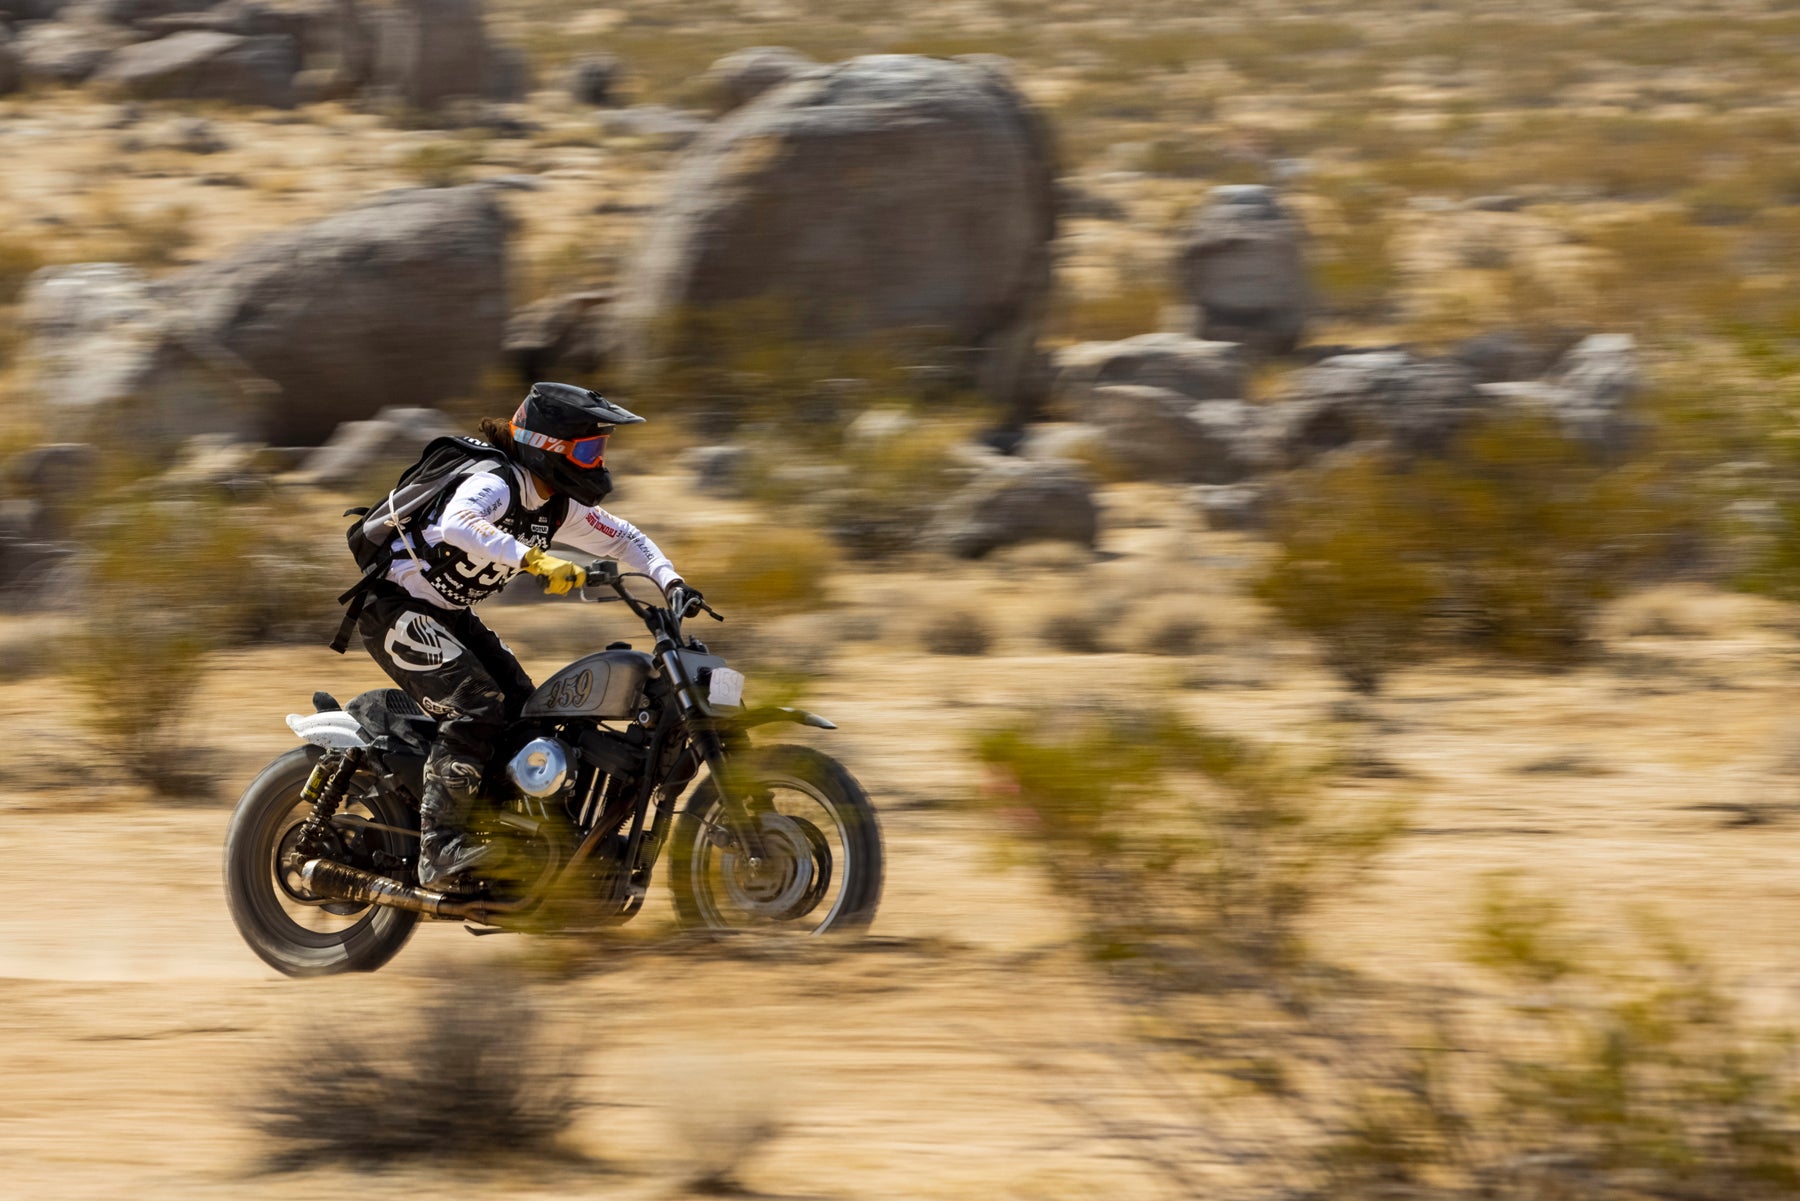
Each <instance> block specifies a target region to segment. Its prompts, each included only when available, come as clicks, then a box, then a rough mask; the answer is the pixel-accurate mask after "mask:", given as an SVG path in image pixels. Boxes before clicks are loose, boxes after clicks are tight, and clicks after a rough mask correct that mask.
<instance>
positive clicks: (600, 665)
mask: <svg viewBox="0 0 1800 1201" xmlns="http://www.w3.org/2000/svg"><path fill="white" fill-rule="evenodd" d="M649 678H650V656H649V655H647V654H645V653H644V652H643V651H622V650H621V651H601V652H600V653H599V654H597V655H589V656H587V658H585V659H577V660H576V661H575V662H573V663H571V664H569V665H568V666H567V667H565V668H563V669H562V670H561V671H559V672H557V673H556V674H555V675H553V676H551V677H550V678H549V679H548V680H545V681H544V682H543V684H542V685H540V686H539V688H538V690H537V691H536V692H534V693H532V694H531V699H530V700H528V701H526V702H525V713H524V715H525V716H526V717H556V718H568V717H592V718H614V717H630V716H632V715H633V713H634V712H635V711H636V710H635V706H636V704H637V699H638V698H639V697H640V696H642V695H644V683H645V681H647V680H648V679H649Z"/></svg>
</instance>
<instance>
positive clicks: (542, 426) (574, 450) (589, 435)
mask: <svg viewBox="0 0 1800 1201" xmlns="http://www.w3.org/2000/svg"><path fill="white" fill-rule="evenodd" d="M641 421H643V418H642V417H639V416H638V415H637V414H636V413H632V412H628V411H627V410H625V409H622V408H620V407H619V406H618V405H616V404H613V403H612V402H611V401H609V400H607V399H606V398H605V397H604V396H601V395H600V394H599V393H597V392H589V391H588V390H587V389H586V388H577V387H575V386H574V385H572V384H533V385H531V391H530V392H528V393H526V395H525V400H524V402H523V403H522V404H520V405H519V411H518V412H516V413H514V414H513V419H512V437H513V451H512V457H513V459H514V461H515V462H517V463H518V464H519V466H521V467H523V468H524V469H525V470H527V471H529V472H531V473H532V474H533V475H535V476H537V477H538V478H539V479H541V480H543V481H544V482H545V483H547V484H549V485H550V486H551V487H552V488H554V489H555V490H556V491H558V492H560V493H562V494H563V495H564V496H567V497H568V498H569V499H570V500H572V501H574V502H575V503H576V504H580V505H597V504H599V503H600V502H601V501H602V500H605V499H606V494H607V493H608V492H611V491H612V475H611V474H610V473H609V472H608V471H607V470H606V439H607V436H608V435H609V434H611V433H612V432H613V427H614V426H616V425H636V424H638V423H639V422H641Z"/></svg>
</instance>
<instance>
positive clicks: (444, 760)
mask: <svg viewBox="0 0 1800 1201" xmlns="http://www.w3.org/2000/svg"><path fill="white" fill-rule="evenodd" d="M480 789H481V763H480V761H479V760H476V759H472V758H469V757H467V756H463V755H458V754H455V753H454V752H450V753H446V752H445V751H444V750H443V749H442V746H441V744H440V745H438V746H434V747H432V752H431V756H430V758H428V759H427V760H426V761H425V796H424V799H422V800H421V801H420V802H419V884H420V885H421V886H422V887H424V888H442V887H444V886H445V885H447V884H450V883H452V882H454V880H455V879H456V877H458V876H460V875H462V874H463V873H465V872H467V871H468V870H469V869H470V868H473V867H478V866H480V865H481V864H482V863H484V862H486V861H487V859H488V858H489V856H490V855H491V854H492V853H493V850H494V848H493V847H491V846H488V845H487V844H486V843H481V842H477V841H475V840H474V839H472V838H471V837H470V836H469V835H468V834H466V833H464V831H463V823H464V822H466V821H468V819H469V811H470V810H471V809H472V808H474V806H475V796H476V794H477V793H478V792H479V791H480Z"/></svg>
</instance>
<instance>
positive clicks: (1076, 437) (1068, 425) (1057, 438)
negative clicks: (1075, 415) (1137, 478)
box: [1013, 421, 1106, 463]
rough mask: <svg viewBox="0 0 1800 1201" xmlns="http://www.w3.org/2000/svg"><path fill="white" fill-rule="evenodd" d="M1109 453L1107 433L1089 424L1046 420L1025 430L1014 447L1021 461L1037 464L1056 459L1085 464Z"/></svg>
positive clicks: (1099, 427) (1014, 451) (1035, 423)
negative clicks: (1091, 458) (1095, 456)
mask: <svg viewBox="0 0 1800 1201" xmlns="http://www.w3.org/2000/svg"><path fill="white" fill-rule="evenodd" d="M1105 451H1106V431H1105V429H1104V428H1102V427H1101V426H1098V425H1095V424H1093V423H1092V422H1086V421H1044V422H1034V423H1033V424H1031V425H1028V426H1026V427H1025V431H1024V437H1023V438H1021V439H1020V440H1019V444H1018V445H1017V446H1015V447H1014V448H1013V454H1014V455H1016V456H1017V457H1018V458H1021V459H1029V460H1031V461H1033V462H1037V463H1046V462H1051V461H1055V460H1062V461H1069V462H1082V461H1084V460H1086V459H1088V458H1089V457H1091V456H1094V455H1096V454H1099V455H1102V456H1103V455H1104V454H1105Z"/></svg>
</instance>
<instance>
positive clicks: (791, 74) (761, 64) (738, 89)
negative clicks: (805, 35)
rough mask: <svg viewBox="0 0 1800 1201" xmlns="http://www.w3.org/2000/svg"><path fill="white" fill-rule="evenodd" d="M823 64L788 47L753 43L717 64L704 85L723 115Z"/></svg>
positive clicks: (712, 67) (712, 101)
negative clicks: (755, 44)
mask: <svg viewBox="0 0 1800 1201" xmlns="http://www.w3.org/2000/svg"><path fill="white" fill-rule="evenodd" d="M818 69H819V64H818V63H815V62H814V61H813V60H812V59H810V58H808V57H806V55H804V54H801V53H800V52H799V51H798V50H789V49H788V48H787V47H786V46H751V47H750V48H749V49H747V50H738V51H734V52H733V53H731V54H727V55H726V56H725V57H724V58H721V59H719V60H718V61H717V62H715V63H713V65H712V66H710V67H708V68H707V69H706V74H705V75H703V76H702V77H701V86H702V88H703V89H704V91H705V93H706V96H707V98H708V100H709V101H710V102H711V104H712V108H713V111H714V112H715V113H718V114H719V115H721V116H723V115H724V114H726V113H728V112H731V111H732V110H733V109H738V108H742V107H743V106H744V105H746V104H748V103H750V102H751V101H752V100H754V99H756V98H757V97H758V96H760V95H762V94H763V93H764V92H767V91H769V90H770V89H771V88H778V87H780V86H781V85H782V84H784V83H787V82H788V81H789V80H792V79H795V78H798V77H800V76H803V75H806V74H808V73H810V72H812V71H815V70H818Z"/></svg>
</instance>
